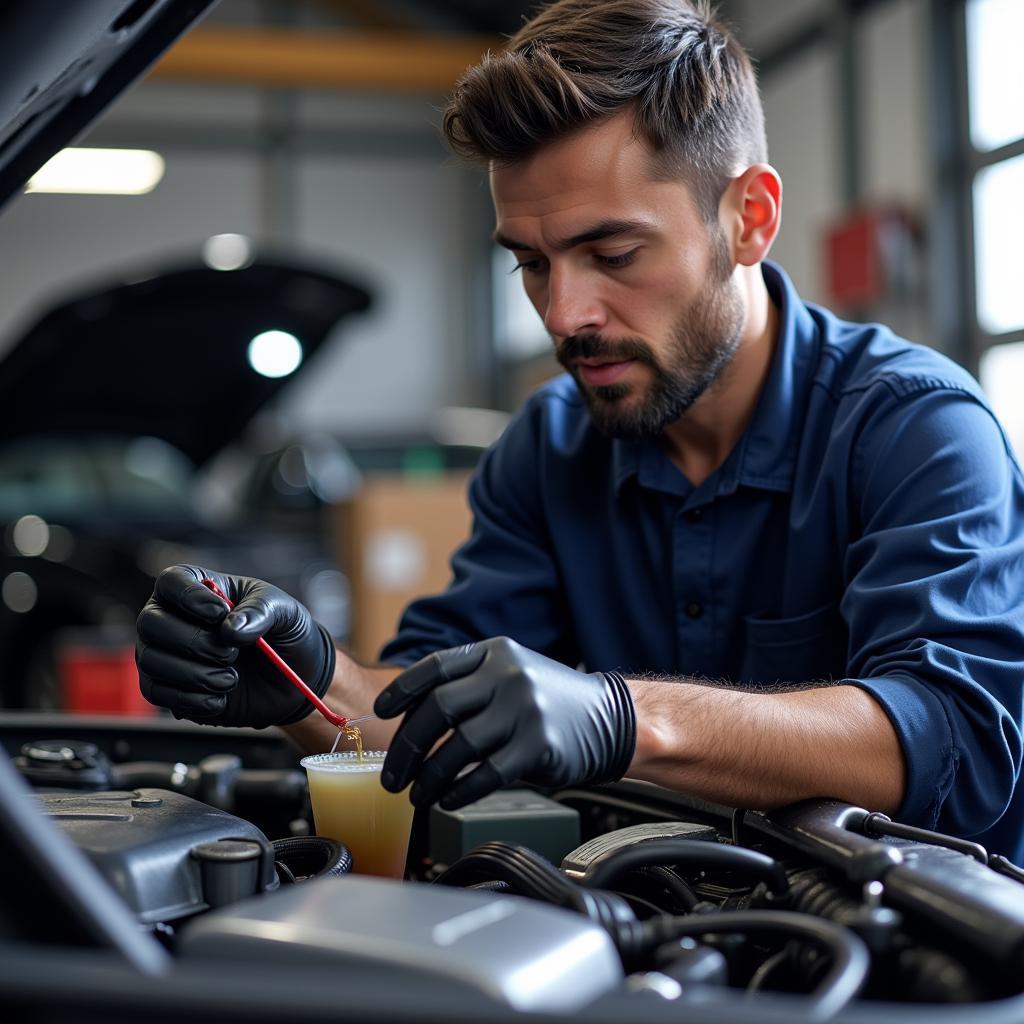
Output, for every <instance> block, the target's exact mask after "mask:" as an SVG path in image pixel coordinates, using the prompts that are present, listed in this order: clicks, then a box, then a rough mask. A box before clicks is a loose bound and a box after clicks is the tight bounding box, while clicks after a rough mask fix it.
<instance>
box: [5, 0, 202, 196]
mask: <svg viewBox="0 0 1024 1024" xmlns="http://www.w3.org/2000/svg"><path fill="white" fill-rule="evenodd" d="M215 2H216V0H88V2H87V3H62V4H59V5H54V4H50V3H40V2H39V0H5V2H4V3H3V4H0V68H3V74H2V75H0V206H2V205H3V204H4V203H6V202H7V200H8V199H10V198H11V196H12V195H14V194H15V193H17V192H19V191H20V190H21V188H22V187H23V186H24V185H25V183H26V182H27V181H28V179H29V178H30V177H31V176H32V175H33V174H34V173H35V172H36V171H37V170H38V169H39V168H40V167H41V166H42V165H43V164H44V163H46V161H47V160H49V159H50V157H51V156H53V155H54V153H56V152H57V151H58V150H60V149H62V148H63V147H64V146H66V145H68V144H69V143H71V142H72V141H73V140H74V139H75V138H77V137H78V136H79V135H80V134H81V133H82V132H83V131H84V130H85V129H86V128H87V127H88V126H89V125H90V124H91V123H92V122H93V121H94V120H95V119H96V117H97V116H98V115H99V114H101V113H102V112H103V111H104V110H105V109H106V107H107V106H108V105H109V104H110V103H111V102H112V101H113V100H114V99H115V98H116V97H117V96H118V95H119V94H120V93H121V92H122V91H123V90H124V89H126V88H127V87H128V86H129V85H130V84H131V83H132V82H134V81H135V80H136V79H137V78H138V77H139V76H140V75H141V74H143V72H145V71H146V69H147V68H148V67H149V66H150V65H151V64H153V62H154V61H155V60H156V59H157V58H158V57H159V56H160V55H161V54H162V53H163V52H164V51H165V50H166V49H167V48H168V47H170V46H171V44H172V43H173V42H174V41H175V40H176V39H177V38H178V37H179V36H180V35H181V34H182V33H184V32H185V31H186V30H187V29H188V28H189V27H190V26H191V25H193V24H194V23H195V22H196V21H197V20H199V18H201V17H202V15H203V14H205V13H206V11H207V10H208V9H209V8H210V7H212V6H213V4H214V3H215ZM57 8H59V13H58V10H57Z"/></svg>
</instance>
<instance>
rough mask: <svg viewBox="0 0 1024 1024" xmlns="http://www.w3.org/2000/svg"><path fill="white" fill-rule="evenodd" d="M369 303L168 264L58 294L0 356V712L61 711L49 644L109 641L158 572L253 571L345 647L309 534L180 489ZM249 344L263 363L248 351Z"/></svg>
mask: <svg viewBox="0 0 1024 1024" xmlns="http://www.w3.org/2000/svg"><path fill="white" fill-rule="evenodd" d="M369 303H370V296H369V294H368V292H367V291H366V290H364V289H363V288H362V287H360V286H359V285H357V284H354V283H352V282H350V281H347V280H344V279H342V278H339V277H336V276H332V275H331V274H328V273H326V272H323V271H321V270H317V269H313V268H310V267H306V266H300V265H293V264H288V263H285V262H255V263H253V264H251V265H250V266H248V267H244V268H242V269H238V270H234V271H230V272H223V271H217V270H211V269H209V268H207V267H204V266H188V267H179V268H175V269H171V270H166V271H163V272H160V273H156V274H153V275H151V276H148V277H146V278H145V279H143V280H139V281H135V282H132V283H130V284H116V285H114V286H110V287H103V288H100V289H93V290H90V291H89V292H87V293H85V294H81V295H78V296H75V297H73V298H70V299H68V300H66V301H64V302H62V303H60V304H59V305H57V306H55V307H54V308H52V309H50V310H49V311H48V312H47V313H45V315H43V316H42V317H41V318H40V319H39V320H38V322H37V323H35V324H34V325H33V326H32V327H30V328H29V330H28V331H27V332H26V333H25V334H24V335H23V336H22V337H21V338H20V339H19V340H18V341H17V342H16V343H15V344H14V345H12V346H11V347H10V348H9V349H8V350H7V352H6V354H5V356H4V358H3V359H2V360H0V410H2V414H0V531H2V532H0V537H2V540H0V703H2V705H3V706H5V707H31V708H51V707H58V706H60V702H61V701H60V694H59V692H58V691H59V686H58V681H57V679H56V669H55V663H54V661H55V654H54V652H55V651H57V652H59V650H60V646H61V645H60V642H59V641H60V638H61V636H63V635H65V634H66V631H67V630H69V629H75V630H79V631H80V630H82V629H86V628H88V629H94V630H97V631H102V632H103V634H104V635H106V636H112V637H113V638H114V642H115V643H116V642H117V637H118V634H119V632H120V633H121V634H126V633H127V632H130V629H131V627H132V625H133V623H134V619H135V616H136V615H137V613H138V610H139V608H140V607H141V606H142V604H143V602H144V601H145V600H146V598H147V597H148V595H149V593H150V592H151V590H152V585H153V578H154V576H155V575H156V573H158V572H159V571H160V569H161V568H163V567H164V566H166V565H169V564H172V563H174V562H180V561H191V562H198V563H201V564H210V565H215V566H216V567H218V568H220V569H223V570H225V571H236V572H257V571H258V572H259V574H260V575H262V576H263V577H265V578H267V579H270V580H272V581H273V582H275V583H277V584H278V585H280V586H282V587H285V588H287V589H288V590H289V591H291V592H292V593H295V594H297V595H299V596H300V597H301V598H302V599H303V600H304V601H306V602H307V603H308V604H309V605H310V607H311V609H312V610H313V613H314V615H316V616H317V618H319V619H320V620H321V621H323V622H324V624H325V625H327V627H328V628H329V629H331V631H332V632H333V633H334V634H335V636H336V637H337V638H338V639H339V640H343V639H344V636H345V631H346V620H345V592H344V585H345V581H344V578H343V576H342V574H341V573H340V572H339V570H338V567H337V565H336V564H335V560H334V558H333V556H332V553H331V551H330V549H329V546H328V545H327V544H326V543H325V542H324V540H323V539H322V537H321V535H320V534H319V533H318V531H315V530H313V531H309V530H288V529H286V528H284V527H283V525H282V523H281V522H276V521H274V520H273V519H272V517H271V516H269V515H261V514H260V511H261V510H260V509H259V508H255V509H251V508H245V507H241V506H238V505H236V506H231V505H228V506H222V507H221V508H220V509H219V510H218V514H216V515H214V514H212V513H211V511H210V508H211V506H210V504H209V503H200V502H199V501H198V500H197V494H198V493H199V492H200V491H201V489H202V487H203V468H204V467H205V466H206V465H207V464H208V463H209V462H210V461H211V459H212V458H213V457H214V456H215V455H216V454H217V453H219V452H221V451H222V450H223V449H225V447H226V446H228V445H230V444H231V443H232V442H235V441H236V440H237V439H238V438H239V437H240V436H241V435H242V433H243V432H244V430H245V429H246V427H247V426H248V425H249V423H250V422H251V420H252V419H253V417H254V416H255V415H256V414H257V413H259V412H260V411H261V410H264V409H266V408H267V407H268V406H271V405H272V404H273V400H274V399H275V398H277V397H278V395H279V393H280V392H281V390H282V388H283V386H284V385H286V384H287V382H288V381H289V380H290V379H291V378H292V376H294V372H301V371H302V370H304V369H305V367H306V366H307V365H308V364H309V363H310V362H313V363H314V364H315V356H316V352H317V350H318V349H320V348H321V346H323V344H324V343H325V341H326V340H327V339H328V337H329V336H332V337H336V335H333V334H332V332H333V329H334V328H335V326H336V325H337V324H338V322H339V321H341V320H343V319H344V318H345V317H347V316H349V315H350V314H353V313H356V312H359V311H361V310H364V309H366V308H367V307H368V306H369ZM268 332H271V333H270V334H269V338H268ZM260 335H262V336H263V344H264V345H265V346H268V347H267V349H266V350H265V351H264V352H263V358H264V359H265V360H266V359H269V360H270V363H266V362H264V363H260V353H259V351H258V350H257V349H254V347H253V340H254V339H255V338H257V337H258V336H260ZM275 345H276V346H277V348H276V349H275V347H274V346H275ZM275 353H276V356H275ZM275 357H276V358H278V359H284V360H285V362H283V363H278V364H276V365H274V364H273V360H274V358H275ZM300 362H301V365H300ZM291 364H294V366H293V372H289V373H282V374H281V375H280V376H268V375H266V374H267V373H268V372H272V373H280V372H281V370H282V369H288V367H289V366H290V365H291ZM261 370H262V372H260V371H261ZM268 511H269V510H268ZM76 635H80V634H76ZM97 636H99V633H97ZM129 640H130V638H129V637H127V636H125V642H129Z"/></svg>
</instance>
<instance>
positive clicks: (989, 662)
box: [841, 387, 1024, 836]
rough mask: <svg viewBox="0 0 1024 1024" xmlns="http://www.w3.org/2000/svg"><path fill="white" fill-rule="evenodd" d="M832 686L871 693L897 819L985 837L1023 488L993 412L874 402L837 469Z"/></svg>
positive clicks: (1017, 649) (1021, 603) (1012, 664)
mask: <svg viewBox="0 0 1024 1024" xmlns="http://www.w3.org/2000/svg"><path fill="white" fill-rule="evenodd" d="M851 472H852V474H853V485H854V486H853V487H852V493H853V494H855V495H857V499H856V503H857V508H856V509H855V510H853V514H854V515H855V516H856V517H857V518H858V521H859V526H860V530H859V535H858V539H857V540H856V541H855V542H854V543H852V544H851V545H850V546H849V548H848V549H847V554H846V561H845V566H844V576H845V579H846V591H845V594H844V597H843V601H842V606H841V608H842V613H843V617H844V619H845V620H846V623H847V626H848V628H849V635H850V649H849V662H848V666H849V667H848V672H849V676H850V678H849V679H847V680H845V681H846V682H850V683H854V684H855V685H857V686H860V687H862V688H863V689H865V690H867V691H868V692H869V693H871V694H872V695H873V696H874V697H875V699H876V700H877V701H878V702H879V703H880V704H881V706H882V707H883V708H884V709H885V711H886V713H887V714H888V716H889V718H890V720H891V722H892V724H893V727H894V729H895V730H896V733H897V735H898V737H899V740H900V742H901V744H902V747H903V753H904V757H905V761H906V767H907V788H906V794H905V799H904V803H903V806H902V808H901V809H900V812H899V816H900V819H901V820H903V821H906V822H909V823H913V824H917V825H921V826H924V827H928V828H938V829H940V830H942V831H945V832H950V833H953V834H957V835H965V836H969V835H975V834H977V833H980V832H983V831H984V830H985V829H987V828H989V827H990V826H991V825H992V824H993V823H994V822H995V821H996V820H997V819H998V818H999V817H1000V816H1001V815H1002V813H1003V812H1004V810H1005V809H1006V808H1007V806H1008V805H1009V803H1010V799H1011V796H1012V795H1013V790H1014V786H1015V785H1016V782H1017V777H1018V774H1019V771H1020V765H1021V732H1020V722H1021V716H1022V710H1024V709H1022V694H1024V629H1022V624H1024V531H1022V525H1021V524H1022V523H1024V485H1022V478H1021V471H1020V468H1019V466H1018V465H1017V464H1016V462H1015V460H1014V458H1013V456H1012V454H1011V453H1010V451H1009V449H1008V446H1007V443H1006V440H1005V437H1004V435H1003V433H1002V430H1001V429H1000V427H999V425H998V424H997V423H996V422H995V420H994V419H993V417H992V415H991V413H990V412H989V411H988V410H987V409H986V408H985V406H983V405H982V404H981V403H980V402H979V401H977V400H976V399H975V398H974V397H973V396H972V395H970V394H969V393H967V392H965V391H962V390H959V389H955V388H942V387H932V388H929V389H928V390H922V391H920V392H917V393H914V392H913V391H909V393H908V391H904V392H902V393H899V392H897V393H895V394H889V395H887V396H886V397H885V398H884V400H881V401H878V402H876V406H875V408H874V409H873V410H872V414H871V416H870V417H869V419H868V420H867V421H866V425H865V427H864V429H863V431H862V433H861V436H860V439H859V444H858V446H857V449H856V456H855V458H854V460H853V464H852V466H851Z"/></svg>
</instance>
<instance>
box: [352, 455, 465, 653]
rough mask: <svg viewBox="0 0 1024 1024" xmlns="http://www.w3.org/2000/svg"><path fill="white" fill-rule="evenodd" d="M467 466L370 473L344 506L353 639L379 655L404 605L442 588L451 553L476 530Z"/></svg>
mask: <svg viewBox="0 0 1024 1024" xmlns="http://www.w3.org/2000/svg"><path fill="white" fill-rule="evenodd" d="M469 476H470V474H469V473H468V472H464V471H458V472H445V473H439V474H431V475H416V474H398V473H396V474H379V475H373V476H367V477H366V478H365V479H364V482H363V486H362V487H361V489H360V490H359V493H358V494H357V495H356V496H355V497H354V498H353V499H352V500H351V501H349V502H346V503H345V504H343V505H339V506H338V509H337V517H336V521H337V536H338V541H339V548H340V551H339V554H340V556H341V559H342V565H343V566H344V567H345V570H346V572H347V573H348V575H349V579H350V582H351V586H352V633H351V637H350V640H349V644H348V647H349V649H350V650H351V652H352V653H353V654H354V655H355V656H356V657H357V658H359V659H360V660H366V661H371V662H372V661H374V660H376V657H377V654H378V652H379V651H380V648H381V647H382V646H383V644H384V643H386V642H387V641H388V640H390V639H391V637H393V636H394V635H395V630H396V628H397V626H398V620H399V618H401V615H402V612H403V610H404V609H405V606H406V605H407V604H408V603H409V602H410V601H412V600H414V599H415V598H417V597H421V596H423V595H425V594H435V593H437V592H438V591H441V590H443V589H444V588H445V587H446V586H447V585H448V583H449V581H450V579H451V567H450V565H449V559H450V558H451V555H452V552H453V551H454V550H455V549H456V548H457V547H458V546H459V545H460V544H461V543H462V542H463V541H464V540H465V539H466V538H467V537H468V536H469V532H470V527H471V524H472V517H471V515H470V511H469V505H468V503H467V500H466V488H467V486H468V484H469Z"/></svg>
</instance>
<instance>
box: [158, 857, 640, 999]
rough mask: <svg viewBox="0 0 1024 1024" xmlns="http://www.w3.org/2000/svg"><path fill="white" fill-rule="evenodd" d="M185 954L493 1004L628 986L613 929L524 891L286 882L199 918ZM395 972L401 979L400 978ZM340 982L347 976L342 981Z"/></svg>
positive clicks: (186, 938)
mask: <svg viewBox="0 0 1024 1024" xmlns="http://www.w3.org/2000/svg"><path fill="white" fill-rule="evenodd" d="M178 949H179V952H180V954H181V956H182V957H183V958H184V960H185V961H189V960H199V961H201V962H203V963H218V962H219V963H224V964H225V965H226V964H227V963H228V962H235V963H238V962H241V963H244V964H245V965H246V969H247V970H249V971H253V970H255V971H260V970H262V969H264V968H266V969H268V970H269V969H272V968H276V967H281V966H304V967H310V966H313V965H319V966H321V967H325V968H328V969H329V970H330V971H331V972H332V976H333V977H335V978H338V979H343V978H344V977H345V976H346V974H355V975H357V976H358V977H359V978H360V979H364V980H365V979H375V980H377V981H379V983H380V986H381V991H382V992H384V991H387V990H388V989H389V988H391V987H393V986H394V985H395V984H396V983H400V984H402V985H403V986H415V991H417V992H418V993H419V994H420V995H421V996H422V999H423V1004H424V1005H429V1003H430V995H431V993H432V992H443V993H448V994H450V993H452V992H458V991H460V990H461V991H463V992H465V993H466V994H467V995H469V994H470V993H472V994H475V995H477V996H479V995H484V996H487V997H489V998H490V999H491V1000H493V1001H494V1002H495V1003H498V1004H503V1005H505V1006H511V1007H514V1008H515V1009H517V1010H528V1011H536V1012H548V1013H574V1012H576V1011H577V1010H580V1009H581V1008H582V1007H584V1006H586V1005H587V1004H589V1003H591V1002H593V1001H594V1000H595V999H597V998H598V997H599V996H602V995H605V994H607V993H609V992H611V991H612V990H613V989H615V988H617V987H618V986H619V985H621V983H622V978H623V972H622V963H621V960H620V959H619V956H618V953H617V952H616V951H615V947H614V946H613V944H612V941H611V939H610V938H609V937H608V933H607V932H605V930H604V929H603V928H600V927H599V926H598V925H596V924H593V923H592V922H590V921H588V920H586V919H585V918H584V917H581V916H579V915H577V914H574V913H572V912H570V911H568V910H562V909H560V908H558V907H551V906H546V905H545V904H542V903H537V902H534V901H533V900H528V899H525V898H523V897H521V896H504V895H498V894H495V893H484V892H470V891H465V890H461V889H452V888H448V887H447V886H432V885H424V884H421V883H410V882H396V881H391V880H388V879H382V878H364V877H361V876H358V875H346V876H345V877H342V878H322V879H317V880H315V881H312V882H304V883H303V884H302V885H291V886H284V887H282V889H281V891H280V892H277V893H275V894H274V895H272V896H267V897H264V898H262V899H252V900H244V901H243V902H241V903H237V904H235V905H234V906H232V907H225V908H223V909H222V910H216V911H214V912H213V913H210V914H205V915H203V916H202V917H199V918H196V920H195V921H190V922H189V923H188V925H187V926H186V927H185V928H184V929H183V930H182V935H181V940H180V943H179V946H178ZM397 979H401V981H400V982H397ZM341 983H342V982H341V981H339V984H341Z"/></svg>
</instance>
